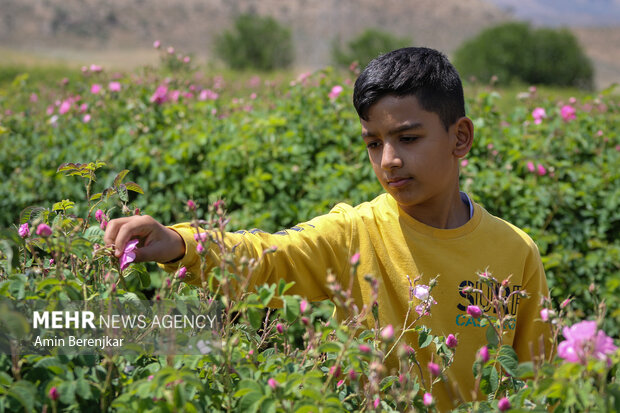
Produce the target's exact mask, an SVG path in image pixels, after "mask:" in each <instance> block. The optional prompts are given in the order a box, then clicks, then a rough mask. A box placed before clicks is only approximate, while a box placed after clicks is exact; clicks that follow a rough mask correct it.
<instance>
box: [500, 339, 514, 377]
mask: <svg viewBox="0 0 620 413" xmlns="http://www.w3.org/2000/svg"><path fill="white" fill-rule="evenodd" d="M497 360H498V361H499V364H501V366H502V367H503V368H504V370H506V373H508V374H510V375H511V376H513V377H517V367H518V365H519V358H518V357H517V353H515V351H514V349H513V348H512V347H511V346H508V345H503V346H502V347H501V348H500V349H499V356H498V357H497Z"/></svg>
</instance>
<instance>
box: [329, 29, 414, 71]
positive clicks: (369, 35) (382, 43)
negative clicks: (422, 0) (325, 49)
mask: <svg viewBox="0 0 620 413" xmlns="http://www.w3.org/2000/svg"><path fill="white" fill-rule="evenodd" d="M410 45H411V41H410V40H409V39H406V38H401V37H396V36H394V35H392V34H390V33H386V32H383V31H381V30H378V29H366V30H365V31H364V32H363V33H361V34H360V35H358V36H357V37H355V38H354V39H352V40H351V41H349V42H348V43H347V47H346V49H345V50H342V49H341V47H340V46H339V45H338V44H334V45H333V46H332V57H333V59H334V62H335V63H336V64H339V65H342V66H349V65H350V64H351V63H353V62H358V63H359V64H360V66H361V67H362V68H363V67H365V66H366V65H367V64H368V62H370V61H371V60H372V59H374V58H375V57H377V56H379V55H380V54H383V53H387V52H389V51H391V50H394V49H399V48H401V47H406V46H410Z"/></svg>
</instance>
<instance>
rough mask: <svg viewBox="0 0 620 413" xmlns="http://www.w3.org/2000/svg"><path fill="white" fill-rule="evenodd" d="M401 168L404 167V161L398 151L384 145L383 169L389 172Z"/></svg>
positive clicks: (382, 155)
mask: <svg viewBox="0 0 620 413" xmlns="http://www.w3.org/2000/svg"><path fill="white" fill-rule="evenodd" d="M401 166H403V161H402V159H401V158H400V156H399V155H398V153H397V152H396V149H395V148H394V147H393V146H392V145H389V144H384V146H383V153H382V154H381V168H383V169H386V170H389V169H393V168H400V167H401Z"/></svg>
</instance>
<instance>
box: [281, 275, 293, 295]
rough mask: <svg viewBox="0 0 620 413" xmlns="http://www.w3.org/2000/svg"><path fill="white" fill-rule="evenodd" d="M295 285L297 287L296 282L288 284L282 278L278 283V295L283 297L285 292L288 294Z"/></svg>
mask: <svg viewBox="0 0 620 413" xmlns="http://www.w3.org/2000/svg"><path fill="white" fill-rule="evenodd" d="M293 285H295V281H291V282H290V283H287V282H286V281H284V280H283V279H282V278H280V281H278V295H283V294H284V293H285V292H287V291H288V290H289V289H290V288H291V287H292V286H293Z"/></svg>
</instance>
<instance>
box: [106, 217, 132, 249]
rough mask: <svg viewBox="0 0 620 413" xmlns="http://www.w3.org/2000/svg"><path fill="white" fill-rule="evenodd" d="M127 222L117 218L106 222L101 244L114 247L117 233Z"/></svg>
mask: <svg viewBox="0 0 620 413" xmlns="http://www.w3.org/2000/svg"><path fill="white" fill-rule="evenodd" d="M128 220H129V218H117V219H113V220H112V221H110V222H108V225H107V226H106V228H105V234H104V235H103V242H104V244H105V245H106V246H110V245H116V238H117V236H118V231H119V230H120V229H121V227H122V226H123V225H124V224H125V223H126V222H127V221H128Z"/></svg>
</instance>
